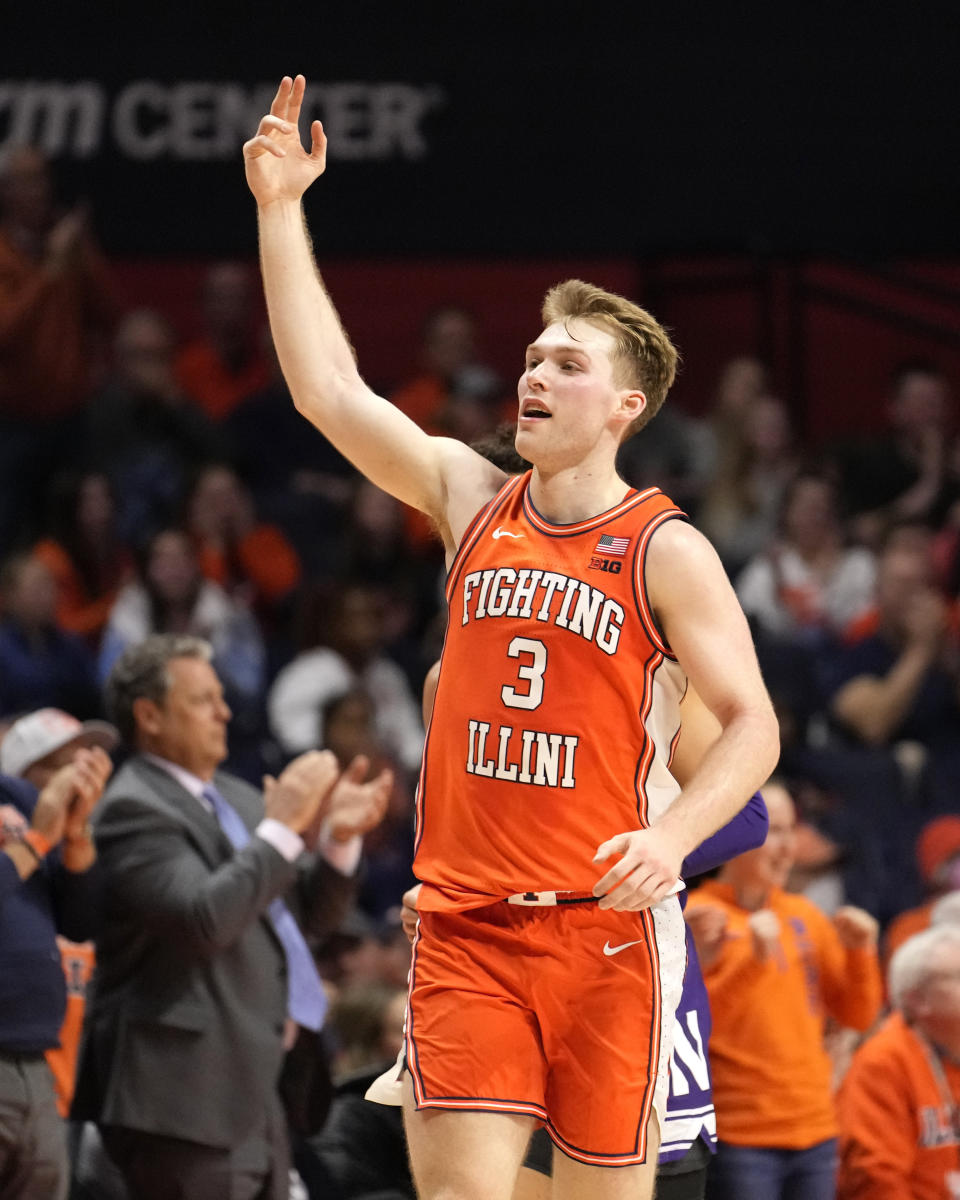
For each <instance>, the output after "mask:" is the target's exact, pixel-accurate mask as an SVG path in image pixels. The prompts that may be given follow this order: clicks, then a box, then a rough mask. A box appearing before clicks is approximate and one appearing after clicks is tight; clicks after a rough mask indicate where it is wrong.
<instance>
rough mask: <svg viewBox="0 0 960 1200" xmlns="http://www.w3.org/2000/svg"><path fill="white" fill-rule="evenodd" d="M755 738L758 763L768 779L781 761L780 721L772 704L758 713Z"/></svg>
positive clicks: (754, 743) (755, 723)
mask: <svg viewBox="0 0 960 1200" xmlns="http://www.w3.org/2000/svg"><path fill="white" fill-rule="evenodd" d="M753 738H754V740H753V741H752V745H753V747H754V753H755V754H756V758H757V765H758V766H762V768H763V778H764V779H767V778H769V776H771V775H772V774H773V772H774V771H775V770H776V769H777V764H778V763H779V761H780V722H779V721H778V720H777V717H776V713H775V712H774V711H773V707H772V706H770V707H767V708H765V709H764V710H763V711H760V712H758V713H756V715H755V717H754V731H753Z"/></svg>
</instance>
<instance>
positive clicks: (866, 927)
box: [833, 904, 880, 950]
mask: <svg viewBox="0 0 960 1200" xmlns="http://www.w3.org/2000/svg"><path fill="white" fill-rule="evenodd" d="M833 927H834V929H836V931H837V933H838V934H839V936H840V941H841V942H842V943H843V945H844V946H845V948H846V949H847V950H869V949H872V948H873V947H874V946H876V944H877V936H878V934H879V932H880V926H879V925H878V924H877V921H876V918H874V917H871V915H870V914H869V913H868V912H865V911H864V909H862V908H855V907H854V906H853V905H852V904H845V905H843V907H842V908H838V909H837V911H836V912H835V913H834V915H833Z"/></svg>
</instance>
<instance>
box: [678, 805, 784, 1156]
mask: <svg viewBox="0 0 960 1200" xmlns="http://www.w3.org/2000/svg"><path fill="white" fill-rule="evenodd" d="M767 824H768V821H767V806H766V805H765V804H764V802H763V798H762V796H761V795H760V793H759V792H758V793H757V794H756V795H755V796H753V797H752V798H751V800H750V801H749V802H748V803H747V805H746V807H745V808H743V809H741V810H740V812H739V813H737V815H736V816H735V817H734V818H733V820H732V821H730V822H729V823H728V824H726V825H724V827H723V828H722V829H718V830H717V832H716V833H715V834H713V836H712V837H709V838H707V840H706V841H705V842H704V843H703V844H702V845H700V846H698V847H697V849H696V850H694V851H693V853H692V854H691V855H690V856H689V857H688V858H686V859H685V860H684V864H683V874H684V877H686V876H693V875H700V874H702V873H703V872H704V871H710V870H712V869H713V868H714V867H717V866H719V865H720V864H721V863H724V862H726V861H727V860H728V859H730V858H735V857H736V856H737V855H738V854H744V853H746V851H747V850H753V849H754V848H755V847H756V846H762V845H763V843H764V841H765V840H766V836H767ZM685 900H686V894H685V893H684V894H683V895H682V897H681V903H684V902H685ZM710 1025H711V1023H710V1003H709V1001H708V999H707V989H706V985H705V984H704V982H703V972H702V971H701V970H700V963H699V960H698V959H697V951H696V948H695V946H694V944H693V938H692V937H691V935H690V930H689V928H688V929H687V969H686V972H685V973H684V977H683V991H682V992H681V994H680V1003H679V1004H678V1005H677V1015H676V1020H675V1023H674V1028H673V1053H672V1054H671V1056H670V1096H669V1098H668V1100H667V1115H666V1119H665V1120H664V1123H663V1129H661V1131H660V1135H661V1136H660V1157H659V1160H658V1161H660V1162H662V1163H666V1162H674V1161H675V1160H676V1159H679V1158H683V1156H684V1155H685V1154H686V1152H687V1151H688V1150H689V1149H690V1147H691V1146H692V1145H693V1143H694V1142H695V1141H696V1140H697V1138H698V1137H702V1138H703V1140H704V1141H705V1142H706V1144H707V1145H708V1146H709V1147H710V1149H711V1150H713V1149H715V1147H716V1144H717V1120H716V1116H715V1114H714V1111H713V1090H712V1088H711V1085H710V1061H709V1058H708V1057H707V1045H708V1042H709V1041H710Z"/></svg>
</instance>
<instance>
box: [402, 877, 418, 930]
mask: <svg viewBox="0 0 960 1200" xmlns="http://www.w3.org/2000/svg"><path fill="white" fill-rule="evenodd" d="M421 887H423V884H421V883H415V884H414V885H413V887H412V888H408V889H407V890H406V891H405V892H404V893H403V903H402V905H401V907H400V924H401V925H402V926H403V932H404V933H405V934H406V935H407V937H408V938H409V939H410V941H411V942H412V941H413V938H414V935H415V934H416V932H417V919H418V916H419V914H418V912H417V901H418V900H419V899H420V889H421Z"/></svg>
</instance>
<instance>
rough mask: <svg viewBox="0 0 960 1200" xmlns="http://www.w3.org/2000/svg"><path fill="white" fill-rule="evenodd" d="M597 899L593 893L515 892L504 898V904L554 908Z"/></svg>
mask: <svg viewBox="0 0 960 1200" xmlns="http://www.w3.org/2000/svg"><path fill="white" fill-rule="evenodd" d="M599 898H600V897H599V896H595V895H594V894H593V892H515V893H514V894H513V895H512V896H507V897H506V903H507V904H521V905H529V906H530V907H531V908H554V907H555V906H556V905H558V904H586V903H587V902H588V901H590V900H599Z"/></svg>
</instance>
